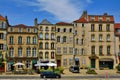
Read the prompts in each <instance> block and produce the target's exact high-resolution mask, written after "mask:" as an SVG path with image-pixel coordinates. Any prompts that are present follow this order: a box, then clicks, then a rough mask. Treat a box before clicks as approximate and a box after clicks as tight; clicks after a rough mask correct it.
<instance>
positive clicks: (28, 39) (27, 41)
mask: <svg viewBox="0 0 120 80" xmlns="http://www.w3.org/2000/svg"><path fill="white" fill-rule="evenodd" d="M26 43H27V44H30V36H28V37H27V40H26Z"/></svg>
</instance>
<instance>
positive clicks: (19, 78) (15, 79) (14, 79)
mask: <svg viewBox="0 0 120 80" xmlns="http://www.w3.org/2000/svg"><path fill="white" fill-rule="evenodd" d="M119 78H120V76H115V75H114V76H109V77H108V78H107V79H106V80H119ZM26 79H30V80H105V76H100V75H95V76H93V75H92V76H62V78H60V79H56V78H55V79H54V78H52V79H42V78H40V76H39V75H37V76H36V75H35V76H33V75H5V76H2V75H1V76H0V80H26Z"/></svg>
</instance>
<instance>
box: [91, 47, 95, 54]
mask: <svg viewBox="0 0 120 80" xmlns="http://www.w3.org/2000/svg"><path fill="white" fill-rule="evenodd" d="M91 48H92V49H91V53H92V54H95V46H92V47H91Z"/></svg>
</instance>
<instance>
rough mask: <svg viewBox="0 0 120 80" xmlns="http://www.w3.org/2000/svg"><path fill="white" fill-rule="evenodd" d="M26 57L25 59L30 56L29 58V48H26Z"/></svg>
mask: <svg viewBox="0 0 120 80" xmlns="http://www.w3.org/2000/svg"><path fill="white" fill-rule="evenodd" d="M26 56H27V57H30V56H31V49H30V48H27V49H26Z"/></svg>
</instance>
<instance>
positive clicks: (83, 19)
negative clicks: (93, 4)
mask: <svg viewBox="0 0 120 80" xmlns="http://www.w3.org/2000/svg"><path fill="white" fill-rule="evenodd" d="M74 22H77V23H86V22H87V20H86V19H85V18H84V17H82V18H80V19H78V20H75V21H74Z"/></svg>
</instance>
